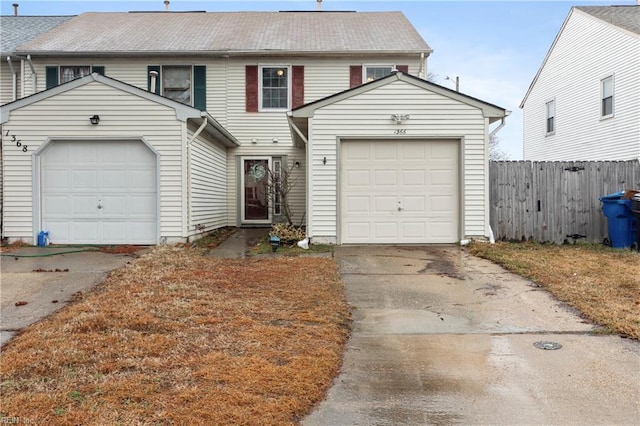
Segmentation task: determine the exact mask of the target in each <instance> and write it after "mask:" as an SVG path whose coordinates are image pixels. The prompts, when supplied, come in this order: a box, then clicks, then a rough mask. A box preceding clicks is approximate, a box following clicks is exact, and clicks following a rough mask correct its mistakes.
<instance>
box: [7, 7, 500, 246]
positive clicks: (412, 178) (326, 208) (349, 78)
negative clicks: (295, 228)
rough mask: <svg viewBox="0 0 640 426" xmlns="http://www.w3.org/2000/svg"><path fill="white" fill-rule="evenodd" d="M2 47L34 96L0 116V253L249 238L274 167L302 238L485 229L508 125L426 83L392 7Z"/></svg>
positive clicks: (116, 16)
mask: <svg viewBox="0 0 640 426" xmlns="http://www.w3.org/2000/svg"><path fill="white" fill-rule="evenodd" d="M16 52H17V53H19V54H20V55H21V56H22V57H26V56H27V55H29V58H30V61H31V62H30V63H31V64H33V68H30V67H26V68H25V70H26V71H25V72H26V74H25V79H33V80H34V81H36V82H37V86H36V87H35V89H33V88H31V87H30V86H29V85H27V84H24V85H22V87H21V89H22V93H23V94H24V95H25V96H27V97H25V98H22V99H20V100H18V101H15V102H12V103H9V104H6V105H3V106H2V119H1V122H2V124H3V126H4V128H5V134H6V135H7V137H5V141H4V150H5V161H4V162H3V166H4V167H3V173H4V176H5V190H6V192H5V194H6V196H5V199H4V202H5V209H4V210H5V211H4V218H5V226H4V230H3V232H4V235H5V236H6V237H8V238H10V239H12V240H16V239H24V240H26V241H35V240H34V238H35V237H36V236H37V234H38V232H39V231H40V230H47V231H49V233H50V238H51V240H52V241H53V242H58V243H63V242H64V243H138V244H154V243H158V242H165V241H166V242H174V241H184V240H185V239H189V238H193V237H197V236H198V235H200V234H201V233H202V232H205V231H208V230H211V229H215V228H218V227H221V226H266V225H269V224H271V223H273V222H275V221H279V220H282V217H281V216H282V213H283V211H282V207H283V206H282V205H281V204H280V200H279V197H278V196H277V194H275V195H274V194H271V193H270V191H269V190H268V185H265V182H267V181H268V180H269V178H270V176H271V178H272V179H273V178H274V176H275V178H276V179H277V178H278V175H279V174H281V173H283V171H284V170H291V177H292V180H295V182H296V186H295V187H294V189H293V191H292V192H291V193H290V197H289V198H290V199H289V202H290V204H291V209H292V211H293V213H294V221H295V222H296V223H302V224H306V227H307V234H308V235H309V236H310V237H311V238H312V239H313V241H315V242H326V243H333V244H342V243H361V242H362V243H376V242H382V243H441V242H456V241H459V240H460V239H462V238H468V237H485V236H488V235H489V229H488V227H489V225H488V220H489V219H488V190H487V187H488V172H487V170H488V169H487V167H488V148H487V141H488V140H489V136H490V133H491V132H492V131H497V127H499V126H498V125H497V124H496V125H494V126H492V127H491V129H490V126H491V125H492V124H493V123H496V122H502V123H503V122H504V117H505V116H506V115H507V112H506V111H505V110H504V109H502V108H499V107H497V106H495V105H492V104H489V103H486V102H483V101H480V100H478V99H475V98H472V97H469V96H466V95H464V94H461V93H457V92H454V91H452V90H448V89H446V88H444V87H441V86H438V85H436V84H432V83H429V82H427V81H425V80H424V79H423V78H424V76H425V75H426V58H427V57H428V56H429V54H430V53H431V48H430V47H429V45H427V43H426V42H425V41H424V40H423V39H422V37H421V36H420V35H419V34H418V32H417V31H416V30H415V28H413V26H412V25H411V24H410V23H409V21H408V20H407V19H406V18H405V16H404V15H403V14H402V13H399V12H375V13H357V12H273V13H272V12H238V13H197V12H193V13H192V12H190V13H172V12H160V13H85V14H82V15H79V16H77V17H75V18H73V19H70V20H69V21H67V22H65V23H63V24H62V25H60V26H58V27H56V28H54V29H53V30H51V31H49V32H47V33H46V34H44V35H42V36H40V37H38V38H36V39H34V40H32V41H30V42H27V43H25V44H23V45H21V46H19V48H18V49H16Z"/></svg>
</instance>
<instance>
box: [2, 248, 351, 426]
mask: <svg viewBox="0 0 640 426" xmlns="http://www.w3.org/2000/svg"><path fill="white" fill-rule="evenodd" d="M349 321H350V318H349V313H348V308H347V305H346V302H345V299H344V296H343V288H342V284H341V282H340V280H339V277H338V274H337V270H336V266H335V264H334V262H333V261H332V260H330V259H320V258H273V259H255V260H228V259H215V258H206V257H202V256H201V255H199V254H198V251H197V250H187V249H184V248H182V249H181V248H175V247H173V248H170V247H159V248H157V249H155V250H154V251H153V252H151V253H150V254H147V255H145V256H143V257H141V258H139V259H137V260H136V261H134V262H132V263H131V264H130V265H128V266H127V267H126V268H124V269H121V270H118V271H115V272H114V273H112V274H111V275H110V277H109V278H108V279H107V280H106V282H105V283H103V284H101V285H99V286H98V287H96V289H95V291H93V292H91V293H89V294H85V295H84V296H83V297H82V298H81V300H79V301H76V302H75V303H73V304H72V305H70V306H68V307H67V308H65V309H63V310H61V311H59V312H57V313H56V314H54V315H52V316H50V317H49V318H47V319H45V320H43V321H42V322H40V323H37V324H35V325H33V326H31V327H29V328H27V329H25V330H24V331H23V332H22V333H21V334H20V335H19V336H17V337H16V338H14V339H13V340H12V341H11V342H9V344H7V345H6V346H5V347H4V348H3V353H2V358H1V364H0V371H1V388H0V391H1V396H0V398H1V399H0V402H1V404H0V411H1V413H0V417H3V418H9V419H12V418H20V419H21V421H23V422H31V423H33V424H56V425H79V424H92V425H96V424H105V425H106V424H109V425H112V424H185V425H186V424H207V425H222V424H295V423H296V422H298V421H299V420H300V419H301V417H302V416H304V415H305V414H306V413H308V412H309V411H310V409H311V408H312V407H313V405H314V404H316V403H317V402H318V401H320V400H321V399H322V398H323V396H324V394H325V391H326V390H327V388H328V387H329V386H330V384H331V381H332V379H333V377H334V376H335V375H336V374H337V372H338V369H339V367H340V362H341V358H342V351H343V348H344V344H345V341H346V339H347V336H348V332H349Z"/></svg>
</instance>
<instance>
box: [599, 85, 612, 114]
mask: <svg viewBox="0 0 640 426" xmlns="http://www.w3.org/2000/svg"><path fill="white" fill-rule="evenodd" d="M600 87H601V94H602V95H601V98H602V100H601V111H600V114H601V116H602V118H606V117H611V116H612V115H613V76H612V75H610V76H609V77H607V78H603V79H602V80H601V81H600Z"/></svg>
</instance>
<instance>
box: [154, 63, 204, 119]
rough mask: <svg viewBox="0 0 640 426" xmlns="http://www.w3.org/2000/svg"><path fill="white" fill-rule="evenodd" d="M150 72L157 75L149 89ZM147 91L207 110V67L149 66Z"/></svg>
mask: <svg viewBox="0 0 640 426" xmlns="http://www.w3.org/2000/svg"><path fill="white" fill-rule="evenodd" d="M152 71H155V72H157V73H158V74H157V75H158V77H157V78H156V79H155V86H154V87H151V84H152V77H151V75H152V73H151V72H152ZM147 90H149V91H150V92H153V93H156V94H159V95H162V96H164V97H165V98H169V99H173V100H174V101H177V102H181V103H183V104H187V105H192V106H193V107H194V108H198V109H199V110H201V111H205V110H206V109H207V67H206V66H204V65H162V66H160V65H149V66H147Z"/></svg>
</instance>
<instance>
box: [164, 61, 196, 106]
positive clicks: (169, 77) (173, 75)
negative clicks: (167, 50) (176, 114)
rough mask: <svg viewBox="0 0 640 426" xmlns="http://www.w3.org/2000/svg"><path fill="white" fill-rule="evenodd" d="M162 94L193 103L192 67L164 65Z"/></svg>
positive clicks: (186, 102) (185, 102)
mask: <svg viewBox="0 0 640 426" xmlns="http://www.w3.org/2000/svg"><path fill="white" fill-rule="evenodd" d="M162 96H164V97H166V98H169V99H173V100H174V101H178V102H182V103H183V104H187V105H191V67H190V66H165V67H162Z"/></svg>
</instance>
